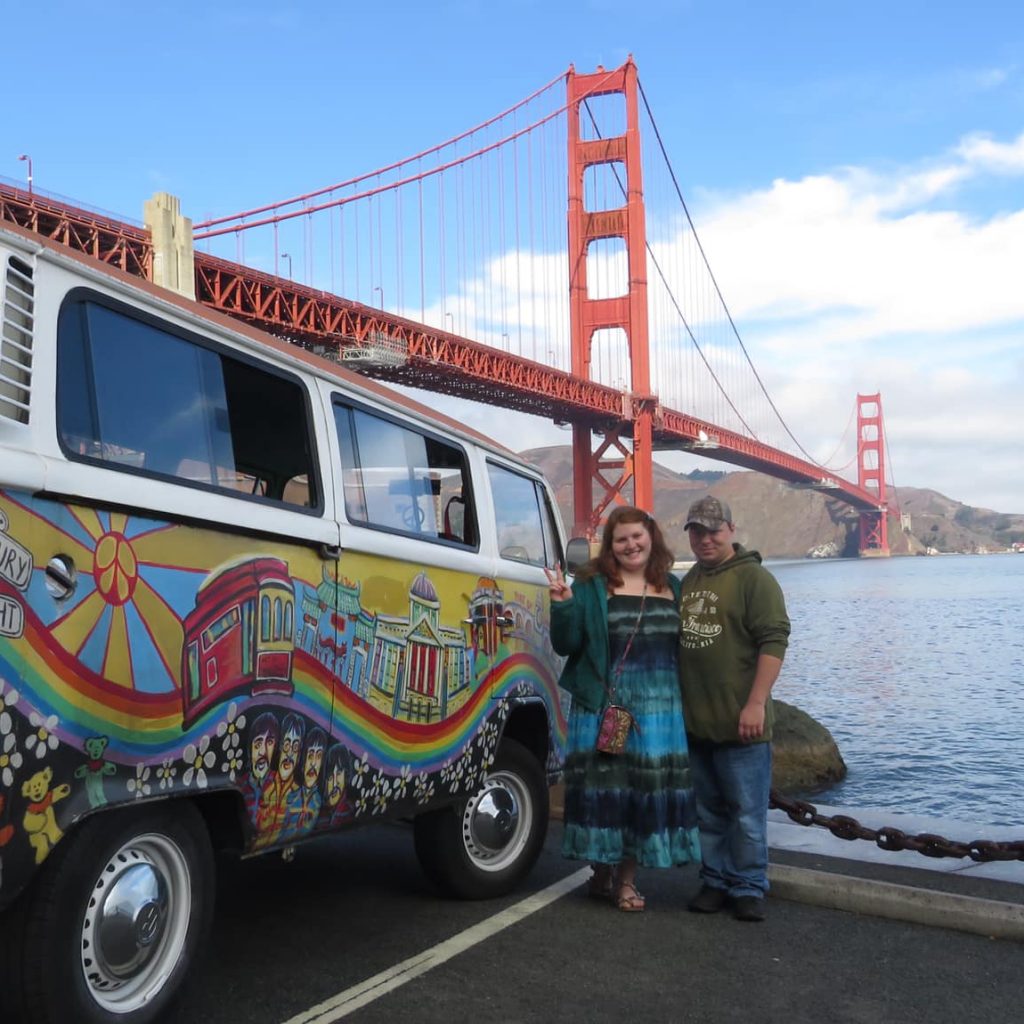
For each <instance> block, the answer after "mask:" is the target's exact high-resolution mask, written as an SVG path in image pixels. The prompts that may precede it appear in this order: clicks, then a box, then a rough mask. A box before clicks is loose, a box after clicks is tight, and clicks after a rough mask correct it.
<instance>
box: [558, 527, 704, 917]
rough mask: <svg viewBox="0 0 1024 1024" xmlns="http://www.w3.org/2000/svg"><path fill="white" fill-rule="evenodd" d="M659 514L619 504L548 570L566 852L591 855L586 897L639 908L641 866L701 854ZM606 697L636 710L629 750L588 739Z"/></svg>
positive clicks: (674, 595)
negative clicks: (558, 662)
mask: <svg viewBox="0 0 1024 1024" xmlns="http://www.w3.org/2000/svg"><path fill="white" fill-rule="evenodd" d="M672 561H673V559H672V553H671V552H670V551H669V550H668V548H667V547H666V545H665V541H664V539H663V538H662V535H661V530H660V529H659V528H658V524H657V523H656V522H655V521H654V520H653V519H652V518H651V516H649V515H648V514H647V513H646V512H644V511H642V510H641V509H638V508H632V507H620V508H616V509H615V510H614V511H613V512H612V513H611V515H610V516H609V517H608V521H607V522H606V523H605V527H604V533H603V535H602V537H601V550H600V551H599V552H598V554H597V556H596V557H595V558H593V559H592V560H591V561H590V562H588V563H587V565H586V566H584V567H583V568H582V569H581V570H580V571H579V573H578V574H577V576H576V580H575V582H574V583H573V585H572V587H570V586H569V585H568V583H566V581H565V578H564V577H563V576H562V573H561V570H559V569H556V570H553V571H551V570H549V571H548V581H549V584H550V587H549V589H550V593H551V642H552V645H553V646H554V649H555V650H556V651H557V652H558V653H559V654H564V655H567V656H568V661H567V662H566V664H565V668H564V669H563V671H562V675H561V678H560V679H559V685H561V686H562V687H564V688H565V689H566V690H568V691H569V693H571V694H572V708H571V710H570V712H569V735H568V753H567V756H566V761H565V772H564V778H565V813H564V822H565V833H564V839H563V842H562V853H563V854H564V855H565V856H566V857H572V858H576V859H579V860H589V861H591V862H592V864H593V871H594V873H593V875H592V876H591V878H590V882H589V892H590V894H591V895H592V896H596V897H599V898H604V899H611V900H613V901H614V902H615V905H616V906H617V907H618V908H619V910H625V911H640V910H643V909H644V898H643V896H641V895H640V893H639V891H638V890H637V887H636V871H637V865H638V864H640V865H642V866H644V867H658V868H667V867H672V866H674V865H677V864H686V863H688V862H690V861H699V860H700V847H699V845H698V840H697V831H696V825H697V818H696V812H695V808H694V798H693V790H692V788H691V782H690V766H689V758H688V755H687V748H686V732H685V730H684V729H683V712H682V703H681V700H680V696H679V678H678V675H677V671H676V660H677V657H678V645H679V581H678V580H677V579H676V578H675V577H674V576H672V575H671V574H670V572H669V570H670V569H671V568H672ZM612 699H614V703H616V704H622V705H624V706H625V707H627V708H628V709H629V711H630V712H631V713H632V715H633V716H634V718H635V726H634V728H632V729H631V730H630V733H629V738H628V740H627V744H626V749H625V752H624V753H622V754H617V755H615V754H605V753H599V752H598V751H597V750H596V749H595V743H596V740H597V733H598V726H599V723H600V719H601V713H602V711H603V709H604V707H605V705H606V704H608V703H609V702H610V701H611V700H612Z"/></svg>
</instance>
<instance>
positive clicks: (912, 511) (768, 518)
mask: <svg viewBox="0 0 1024 1024" xmlns="http://www.w3.org/2000/svg"><path fill="white" fill-rule="evenodd" d="M522 455H523V457H524V458H525V459H527V460H528V461H530V462H532V463H533V464H534V465H536V466H538V467H539V468H540V469H541V470H542V471H543V472H544V474H545V476H547V478H548V480H549V481H550V482H551V484H552V486H553V487H554V489H555V493H556V494H557V497H558V504H559V508H560V510H561V513H562V519H563V521H564V522H565V524H566V528H567V529H568V530H569V531H570V532H571V531H572V451H571V449H570V448H569V447H568V446H565V445H563V446H556V447H550V448H533V449H529V450H528V451H525V452H523V453H522ZM709 491H713V493H714V494H715V495H717V496H718V497H720V498H722V499H723V500H725V501H727V502H728V503H729V505H730V506H731V507H732V512H733V516H734V517H735V519H736V536H737V539H738V540H739V541H740V543H742V544H745V545H747V546H748V547H754V548H756V549H757V550H759V551H760V552H761V553H762V554H763V555H765V556H766V557H772V558H803V557H805V556H807V555H808V554H809V553H810V552H811V551H812V550H815V549H817V550H818V551H819V552H821V553H828V554H834V555H850V556H852V555H855V554H856V553H857V539H858V537H857V531H858V519H857V514H856V512H855V511H854V510H853V509H851V508H850V507H849V506H848V505H845V504H843V503H842V502H838V501H836V500H835V499H833V498H829V497H827V496H826V495H824V494H821V493H820V492H818V491H812V490H804V489H799V488H795V487H792V486H790V485H789V484H787V483H784V482H783V481H781V480H776V479H774V478H773V477H769V476H764V475H763V474H761V473H752V472H747V471H742V470H738V471H734V472H723V473H714V472H697V473H693V474H679V473H675V472H673V471H672V470H670V469H665V468H664V467H662V466H659V465H657V464H655V467H654V515H655V518H656V519H657V520H658V522H659V523H660V525H661V528H662V530H663V531H664V533H665V537H666V539H667V541H668V543H669V546H670V547H671V548H672V550H673V551H674V552H675V554H676V557H677V558H681V559H685V558H688V557H690V546H689V543H688V542H687V539H686V531H685V530H684V529H683V524H684V523H685V521H686V512H687V509H688V508H689V506H690V504H691V503H692V502H693V501H696V499H697V498H699V497H701V496H702V495H704V494H707V493H708V492H709ZM889 504H890V507H891V508H895V507H896V506H897V505H898V506H899V509H900V510H901V511H902V512H903V513H904V515H909V516H910V530H909V532H904V531H903V530H902V529H901V527H900V520H899V516H898V515H896V514H894V515H893V517H892V518H891V519H890V520H889V547H890V549H891V551H892V553H893V554H894V555H895V554H904V555H909V554H923V553H925V550H926V548H930V549H932V550H935V551H940V552H969V553H973V552H979V551H1003V550H1005V549H1006V548H1008V547H1009V546H1010V544H1012V543H1015V542H1017V543H1020V542H1024V514H1021V515H1008V514H1004V513H999V512H993V511H991V510H990V509H983V508H973V507H971V506H969V505H964V504H962V503H961V502H959V501H953V500H952V499H951V498H946V497H944V496H943V495H941V494H939V493H937V492H936V491H931V490H927V489H922V488H916V487H900V488H897V489H896V490H895V491H893V492H890V494H889Z"/></svg>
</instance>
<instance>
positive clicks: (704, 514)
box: [683, 494, 732, 530]
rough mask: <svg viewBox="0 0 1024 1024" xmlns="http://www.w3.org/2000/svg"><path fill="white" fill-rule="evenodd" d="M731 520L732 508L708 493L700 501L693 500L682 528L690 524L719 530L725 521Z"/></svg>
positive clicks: (686, 528) (729, 521) (687, 527)
mask: <svg viewBox="0 0 1024 1024" xmlns="http://www.w3.org/2000/svg"><path fill="white" fill-rule="evenodd" d="M731 522H732V509H731V508H729V506H728V505H726V503H725V502H724V501H722V500H721V499H719V498H716V497H715V496H714V495H712V494H709V495H708V496H707V497H706V498H701V499H700V501H695V502H694V503H693V504H692V505H691V506H690V511H689V512H687V513H686V525H685V526H684V527H683V529H684V530H688V529H689V528H690V527H691V526H703V527H704V529H705V530H720V529H721V528H722V527H723V526H725V524H726V523H731Z"/></svg>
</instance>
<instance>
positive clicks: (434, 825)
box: [414, 739, 548, 900]
mask: <svg viewBox="0 0 1024 1024" xmlns="http://www.w3.org/2000/svg"><path fill="white" fill-rule="evenodd" d="M547 827H548V788H547V784H546V781H545V778H544V772H543V770H542V769H541V766H540V765H539V764H538V763H537V759H536V758H535V757H534V756H533V755H532V754H531V753H530V752H529V751H528V750H527V749H526V747H524V746H523V745H522V744H521V743H517V742H516V741H515V740H508V739H506V740H503V741H502V743H501V746H500V747H499V748H498V755H497V757H496V758H495V761H494V767H493V768H492V769H491V771H490V773H489V774H488V775H487V778H486V779H485V780H484V783H483V785H482V786H481V787H480V789H478V790H477V792H476V793H474V794H472V795H471V796H470V797H468V798H467V799H465V800H462V801H461V802H460V803H458V804H455V805H454V806H452V807H444V808H442V809H441V810H438V811H430V812H428V813H426V814H421V815H420V816H419V817H417V818H416V819H415V821H414V834H415V841H416V856H417V857H418V858H419V862H420V865H421V866H422V868H423V870H424V872H425V873H426V875H427V877H428V878H429V879H430V880H431V881H432V882H433V883H434V884H435V885H436V886H437V887H438V888H439V889H441V891H442V892H444V893H446V894H448V895H450V896H457V897H459V898H460V899H468V900H479V899H491V898H493V897H495V896H503V895H504V894H505V893H507V892H509V891H510V890H512V889H514V888H515V886H516V885H518V884H519V882H520V881H522V879H523V878H525V877H526V875H527V874H528V873H529V871H530V869H531V868H532V867H533V865H534V864H535V863H536V861H537V857H538V856H540V851H541V847H542V846H543V845H544V837H545V835H546V834H547Z"/></svg>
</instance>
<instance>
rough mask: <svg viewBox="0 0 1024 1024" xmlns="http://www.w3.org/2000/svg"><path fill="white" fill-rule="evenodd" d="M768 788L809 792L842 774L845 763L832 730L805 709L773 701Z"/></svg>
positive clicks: (824, 786)
mask: <svg viewBox="0 0 1024 1024" xmlns="http://www.w3.org/2000/svg"><path fill="white" fill-rule="evenodd" d="M773 703H774V704H775V728H774V732H773V734H772V788H773V789H776V790H778V791H779V792H780V793H783V794H785V793H813V792H818V791H820V790H823V789H828V788H829V786H834V785H835V784H836V783H837V782H841V781H842V780H843V779H844V778H845V777H846V762H845V761H844V760H843V758H842V755H841V754H840V753H839V748H838V747H837V746H836V741H835V740H834V739H833V738H832V733H830V732H829V731H828V729H826V728H825V726H823V725H822V724H821V723H820V722H816V721H815V720H814V719H813V718H811V716H810V715H809V714H807V712H805V711H801V710H800V709H799V708H795V707H793V705H792V704H786V703H785V702H783V701H781V700H773Z"/></svg>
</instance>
